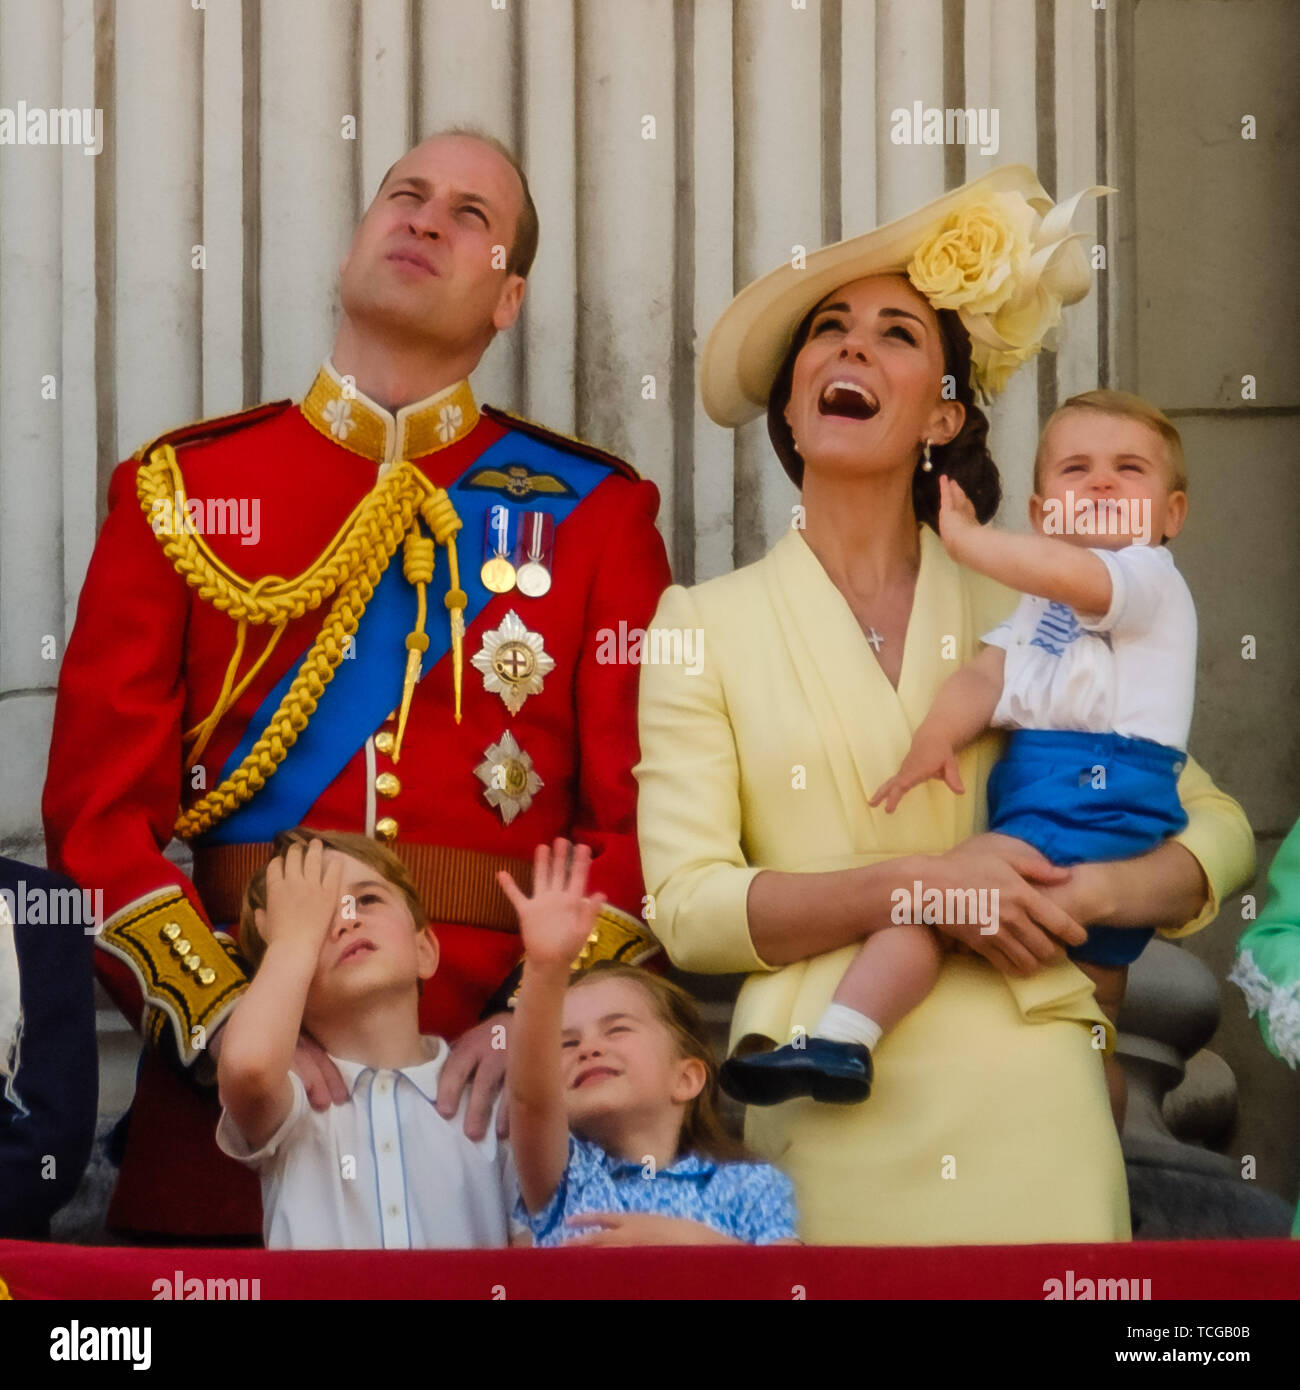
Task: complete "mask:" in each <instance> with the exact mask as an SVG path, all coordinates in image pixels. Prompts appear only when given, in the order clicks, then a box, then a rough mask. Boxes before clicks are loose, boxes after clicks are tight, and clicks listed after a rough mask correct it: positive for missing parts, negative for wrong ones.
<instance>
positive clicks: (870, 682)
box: [766, 527, 982, 857]
mask: <svg viewBox="0 0 1300 1390" xmlns="http://www.w3.org/2000/svg"><path fill="white" fill-rule="evenodd" d="M768 559H769V562H770V563H769V565H768V568H767V575H766V579H767V588H768V593H769V596H770V598H771V602H772V606H773V609H774V611H775V613H776V615H777V620H778V623H779V624H780V627H781V630H782V635H783V637H784V639H785V641H786V644H787V646H788V647H789V650H790V655H791V660H792V661H793V663H794V666H795V669H796V671H797V672H798V677H799V681H800V684H801V686H802V688H803V691H804V695H805V697H806V699H807V701H808V707H809V709H810V711H811V713H812V719H813V724H814V727H815V728H816V730H817V732H818V735H819V736H820V738H821V739H822V742H823V743H824V744H825V747H826V752H827V756H828V757H829V759H830V761H831V765H832V767H833V768H834V775H835V779H836V790H837V792H838V796H839V800H840V802H841V805H842V807H843V811H844V816H845V820H846V822H847V824H848V825H849V827H850V834H851V838H852V843H853V845H854V847H855V849H857V850H859V851H866V852H873V851H874V852H875V853H876V854H877V855H878V856H879V857H889V856H890V855H893V854H899V853H904V852H908V851H918V852H921V851H930V850H937V849H939V848H946V847H948V846H950V845H951V844H953V843H954V840H955V839H961V838H963V837H964V836H966V835H969V834H970V833H971V828H972V824H973V822H974V820H975V819H976V813H975V810H974V808H973V807H972V806H971V805H970V804H968V798H965V797H955V796H954V795H953V794H952V792H950V791H949V790H948V789H947V788H946V787H944V786H942V785H941V784H938V783H933V782H932V783H927V784H926V785H924V786H921V787H918V788H916V789H915V790H914V791H912V792H910V793H909V794H908V796H907V797H906V798H905V799H904V801H903V803H902V805H901V806H900V807H899V809H898V810H897V811H896V812H895V813H894V814H893V815H892V816H889V815H886V814H885V812H884V811H883V810H881V809H878V808H877V809H872V808H871V807H869V806H868V805H867V802H868V800H869V798H870V797H871V795H872V793H873V792H874V791H875V790H876V788H877V787H878V786H879V785H880V784H881V783H882V782H883V781H884V780H885V779H886V778H887V777H889V776H891V775H892V774H893V773H894V772H896V771H897V770H898V767H899V765H900V764H901V762H902V761H903V758H904V757H905V756H906V754H907V750H908V748H909V747H910V745H911V741H912V734H913V733H914V732H915V730H916V728H917V726H918V725H919V724H920V722H921V721H922V720H923V719H924V718H925V716H926V714H927V713H928V711H929V709H930V705H931V703H932V702H933V700H934V696H935V694H936V693H937V691H938V689H939V686H940V685H941V684H942V683H943V681H944V680H945V679H946V678H947V677H948V676H949V675H951V674H952V673H953V672H954V671H955V670H956V669H957V667H958V665H959V664H960V663H961V662H963V661H965V660H967V659H969V658H970V657H971V656H973V655H974V653H975V650H976V648H977V647H978V639H979V635H980V634H979V633H978V632H976V631H974V627H975V623H974V621H973V615H972V614H971V612H970V601H969V598H968V595H967V592H966V586H965V585H964V584H963V582H962V573H961V571H960V569H959V568H958V566H957V565H956V564H955V563H954V562H953V561H952V560H950V559H949V558H948V555H947V552H946V551H945V550H944V548H943V543H942V542H941V541H940V540H939V538H938V536H936V535H935V534H934V532H933V531H932V530H930V528H929V527H922V528H921V566H920V570H919V572H918V574H917V580H916V595H915V598H914V600H913V604H912V613H911V617H910V619H909V621H908V627H907V637H906V645H905V646H904V650H903V666H902V670H901V672H900V675H899V684H898V689H897V690H895V689H894V688H893V686H891V685H890V683H889V681H888V679H887V678H886V676H885V673H884V672H883V671H882V670H881V668H880V663H879V662H878V661H877V660H876V658H875V655H874V653H873V652H872V650H871V646H870V644H869V643H868V641H867V639H866V637H865V635H864V634H863V632H862V629H861V627H860V626H859V625H858V620H857V618H855V617H854V615H853V610H852V609H851V608H850V607H849V605H848V602H847V600H846V599H845V598H844V596H843V594H841V593H840V591H839V590H838V589H837V588H836V587H835V585H834V583H833V582H832V581H831V579H830V577H829V576H828V575H827V573H826V571H825V570H824V569H823V568H822V566H821V562H820V561H819V560H818V559H817V557H816V555H814V554H813V552H812V550H811V549H810V548H809V546H808V544H807V542H806V541H805V540H804V538H803V536H802V535H801V534H800V533H799V532H797V531H791V532H790V533H789V534H788V535H787V536H785V537H784V538H783V539H782V540H781V541H779V542H778V543H777V545H776V546H774V547H773V549H772V550H771V552H770V553H769V556H768ZM958 617H959V619H960V620H959V621H958V622H956V623H955V624H954V619H955V618H958ZM945 638H952V639H953V640H952V641H951V642H950V643H946V644H945V640H944V639H945ZM949 650H950V651H951V652H952V653H953V655H952V656H951V657H947V656H946V652H947V651H949ZM973 753H974V750H972V755H973ZM965 763H966V759H965V758H964V759H963V769H964V770H963V777H964V778H966V780H967V785H972V784H973V782H974V774H975V762H974V761H973V758H972V761H971V765H970V772H971V774H972V776H971V777H967V776H966V772H965V766H964V765H965ZM963 803H967V804H963ZM981 819H982V817H981Z"/></svg>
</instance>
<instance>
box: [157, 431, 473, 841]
mask: <svg viewBox="0 0 1300 1390" xmlns="http://www.w3.org/2000/svg"><path fill="white" fill-rule="evenodd" d="M136 493H137V496H138V497H139V499H140V506H141V508H142V509H143V511H144V513H145V516H146V518H148V519H150V520H151V521H152V520H153V518H155V517H156V516H157V515H158V512H157V510H156V509H155V503H157V502H161V503H163V504H164V505H165V508H166V509H167V510H168V511H169V512H170V509H171V508H172V507H173V506H174V507H175V508H177V509H178V510H180V512H181V515H182V516H184V514H185V513H184V504H185V491H184V482H183V479H182V477H181V473H180V468H179V466H178V465H177V462H176V455H175V453H174V452H173V450H172V448H171V446H170V445H162V446H161V447H159V448H157V449H155V450H154V451H153V452H152V454H151V455H150V457H149V460H148V462H146V463H143V464H141V465H140V469H139V471H138V472H137V474H136ZM420 519H423V520H424V521H425V524H426V525H428V526H429V528H430V530H431V531H433V532H434V539H435V541H436V542H438V543H440V544H446V543H447V541H448V536H449V534H454V532H455V531H456V530H458V529H459V527H460V519H459V517H457V516H456V513H455V511H454V510H453V509H452V507H451V505H450V501H449V499H448V498H447V494H446V493H445V492H444V491H443V490H442V489H441V488H436V487H434V485H433V484H432V483H430V482H429V481H428V479H426V478H425V477H424V475H423V474H422V473H421V472H420V471H419V469H417V468H414V467H413V466H412V465H411V464H409V463H407V462H405V461H403V462H401V463H398V464H396V465H395V466H394V467H393V468H392V469H391V470H390V471H389V472H388V474H387V476H386V477H385V478H384V479H383V480H382V481H381V482H380V483H379V484H378V485H377V486H376V487H375V488H374V489H373V490H372V491H371V492H369V493H368V494H367V495H366V496H365V497H364V498H363V499H362V500H361V502H360V503H358V505H357V506H356V508H355V509H354V510H353V512H352V514H351V516H349V517H348V519H347V521H345V522H344V524H343V526H342V527H341V528H340V529H339V531H338V532H337V534H336V535H335V536H334V538H333V540H331V541H330V543H329V545H327V546H326V547H325V549H324V551H322V552H321V554H320V556H319V557H318V558H317V559H316V561H315V562H314V563H313V564H312V565H310V566H309V567H308V568H307V569H306V570H304V571H303V572H302V573H301V574H300V575H298V576H297V577H296V578H295V579H288V580H287V579H282V578H280V577H279V576H277V575H267V576H265V577H264V578H262V579H259V580H256V581H255V582H254V583H251V584H250V583H247V582H246V581H245V580H243V579H241V578H240V577H239V576H238V575H237V574H235V573H234V572H233V571H232V570H230V569H229V568H227V567H226V566H225V565H224V564H222V562H221V561H220V560H219V559H218V558H217V557H216V555H214V554H213V552H212V550H211V549H210V548H209V547H208V545H207V544H206V543H205V542H204V540H203V537H202V536H201V535H199V534H197V533H196V532H194V531H192V530H190V529H188V528H187V527H186V526H185V525H184V524H183V523H181V524H176V525H173V526H171V527H169V528H167V530H166V532H165V533H162V534H159V539H160V541H162V545H163V551H164V553H165V554H166V556H167V558H168V559H169V560H170V561H171V562H172V565H173V567H174V568H175V569H176V571H177V573H178V574H180V575H181V576H182V577H183V578H184V580H185V582H186V583H187V584H188V585H190V586H191V587H192V588H194V589H196V590H197V591H198V594H199V597H200V598H201V599H203V600H204V601H205V602H207V603H210V604H212V606H213V607H214V608H216V609H218V610H219V611H221V612H223V613H226V614H228V616H229V617H230V618H231V619H233V620H234V621H235V622H237V623H238V624H239V632H238V636H237V639H236V646H235V654H234V656H233V657H232V658H231V662H230V667H229V668H228V670H227V673H226V680H225V684H224V686H223V688H222V693H221V695H220V696H219V697H218V700H217V704H216V706H214V708H213V711H212V713H211V714H209V715H208V717H207V719H205V720H204V721H203V723H202V724H200V725H198V726H196V728H195V729H194V730H192V731H191V732H190V735H188V736H187V737H197V738H198V740H199V746H198V747H197V748H196V749H194V750H192V751H191V755H190V756H191V758H192V759H197V756H198V753H199V751H201V747H202V745H203V744H206V742H207V736H208V735H209V734H210V733H211V730H212V728H214V727H215V725H216V722H217V721H218V720H219V719H220V717H221V715H222V714H223V713H224V712H225V710H226V709H228V708H229V707H230V706H231V705H232V704H233V703H234V702H235V700H236V699H238V697H239V696H240V695H241V694H242V693H243V691H244V690H245V689H246V688H247V686H248V685H249V683H250V682H251V680H252V678H253V677H254V676H255V675H256V673H257V671H258V670H259V669H260V667H261V665H262V663H263V662H264V661H265V660H266V658H267V656H269V655H270V651H271V647H272V646H273V644H274V642H275V641H276V639H277V638H278V637H279V635H280V633H281V632H283V630H284V628H285V626H286V625H287V624H288V623H290V622H292V621H293V620H294V619H296V618H300V617H302V616H303V614H304V613H307V612H310V611H311V610H313V609H316V608H319V607H320V606H321V604H323V603H324V602H325V601H326V600H327V599H328V598H330V596H331V595H337V596H336V597H335V598H334V602H333V605H332V606H331V607H330V610H329V613H328V616H327V617H326V619H325V622H324V624H323V626H322V627H321V630H320V633H319V634H318V636H317V638H316V640H315V642H313V643H312V646H311V649H310V650H309V651H308V652H307V655H306V656H305V657H304V659H303V661H302V664H301V666H299V668H298V673H297V675H295V676H294V678H293V683H292V684H291V685H290V687H289V689H288V691H287V692H286V693H285V697H284V699H283V700H282V701H281V702H280V706H279V708H278V709H277V710H276V712H275V714H274V715H273V716H272V717H271V720H270V722H269V723H268V724H267V726H266V728H265V730H264V731H263V732H262V736H261V737H260V738H259V739H258V740H257V742H256V743H254V744H253V746H252V748H251V749H250V750H249V752H248V755H247V756H246V757H245V758H244V760H243V761H242V762H241V763H240V764H239V766H238V767H237V768H236V769H235V770H234V771H233V772H232V773H231V774H230V776H229V777H227V778H225V779H224V780H223V781H222V782H221V783H220V784H219V785H218V786H216V787H214V788H213V789H212V790H211V791H209V792H208V793H207V794H206V795H205V796H203V797H202V798H201V799H200V800H199V801H197V802H195V803H194V805H193V806H191V807H190V808H189V809H188V810H186V811H184V812H183V813H182V814H181V815H180V816H179V817H178V818H177V820H176V824H175V827H174V829H175V832H176V834H177V835H178V836H179V837H180V838H181V839H190V838H192V837H193V836H195V835H200V834H203V833H204V832H205V831H207V830H210V829H211V828H212V827H213V826H214V825H216V824H217V823H218V822H219V821H222V820H224V819H225V818H226V817H227V816H228V815H230V814H231V812H233V811H235V810H236V809H238V807H240V806H241V805H243V804H244V803H245V802H247V801H249V800H250V799H251V798H252V797H253V795H254V794H255V793H256V792H258V791H260V790H261V788H262V787H263V786H265V785H266V781H267V779H268V778H269V777H271V776H273V775H274V773H275V770H276V769H277V768H278V767H279V765H280V764H281V763H282V762H283V761H284V758H285V756H286V754H287V753H288V751H289V749H290V748H292V747H293V745H294V743H296V742H297V739H298V735H299V734H300V733H301V732H302V731H303V729H305V728H306V727H307V722H308V720H309V719H310V718H311V716H312V715H313V714H314V713H315V710H316V704H317V701H318V700H319V699H320V697H321V694H322V693H323V691H324V689H325V687H326V686H327V685H328V684H329V683H330V681H331V680H332V679H333V677H334V671H335V668H336V667H337V666H338V664H339V662H340V661H341V660H342V659H343V657H344V656H345V655H346V652H347V647H348V644H349V642H350V641H351V639H352V638H353V637H354V636H355V634H356V630H357V624H358V623H359V622H360V620H361V615H362V614H363V613H364V612H365V610H366V605H367V604H368V603H369V602H370V598H371V595H372V594H373V593H374V590H375V585H376V584H377V583H378V582H379V580H380V578H381V577H382V575H383V573H384V571H385V570H386V569H387V568H388V562H389V561H390V560H391V559H392V557H393V555H394V553H395V552H396V550H397V548H398V546H400V545H401V544H402V541H403V538H404V537H405V536H406V534H407V533H408V532H409V531H410V530H411V529H412V527H413V526H416V524H417V522H418V521H419V520H420ZM249 624H252V625H259V624H270V625H271V626H272V627H274V628H275V629H276V632H275V634H274V635H273V637H272V638H271V641H270V642H269V643H268V645H267V648H266V650H264V651H263V652H262V654H261V656H260V657H259V659H258V661H257V662H256V663H255V664H254V666H253V668H252V670H250V671H249V672H248V673H247V674H246V675H245V677H244V678H243V680H242V681H241V683H240V684H239V686H238V687H236V688H235V689H234V690H233V691H232V689H231V686H232V683H233V679H234V673H235V670H236V668H237V666H238V662H239V659H240V657H241V655H242V653H243V644H244V636H245V633H246V630H247V625H249Z"/></svg>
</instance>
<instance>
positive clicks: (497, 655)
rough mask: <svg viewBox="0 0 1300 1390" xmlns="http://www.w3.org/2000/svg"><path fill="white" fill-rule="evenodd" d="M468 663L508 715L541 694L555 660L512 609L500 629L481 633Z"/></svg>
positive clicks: (553, 668) (539, 636)
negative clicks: (502, 704)
mask: <svg viewBox="0 0 1300 1390" xmlns="http://www.w3.org/2000/svg"><path fill="white" fill-rule="evenodd" d="M520 573H521V574H522V573H523V571H522V570H521V571H520ZM471 664H472V665H473V666H474V669H475V670H477V671H482V673H483V689H484V690H486V691H488V692H489V694H493V695H500V696H501V699H502V701H503V702H504V703H505V707H506V708H507V709H508V710H509V711H510V713H511V714H518V713H519V711H520V709H522V708H523V703H524V701H525V700H526V699H527V698H528V697H529V696H530V695H539V694H541V691H542V682H543V677H544V676H549V675H550V673H551V672H552V671H553V670H555V658H554V657H553V656H551V655H550V654H549V653H548V652H547V651H545V650H544V648H543V646H542V637H541V635H540V634H539V633H536V632H529V631H528V629H527V628H526V627H525V626H524V625H523V623H522V622H521V621H520V620H519V615H518V614H517V613H516V612H515V611H514V610H513V609H512V610H511V611H510V612H509V613H507V614H506V616H505V617H504V618H503V619H502V621H501V626H500V627H498V628H496V629H494V630H493V631H492V632H485V633H484V634H483V646H482V647H481V648H480V650H479V651H478V653H477V655H475V656H474V657H472V658H471Z"/></svg>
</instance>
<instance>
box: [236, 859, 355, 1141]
mask: <svg viewBox="0 0 1300 1390" xmlns="http://www.w3.org/2000/svg"><path fill="white" fill-rule="evenodd" d="M324 856H325V847H324V846H323V845H322V844H321V842H320V841H319V840H313V841H312V842H311V844H310V845H307V846H306V847H305V848H304V846H302V845H293V846H291V847H290V849H289V852H288V854H287V855H286V856H285V857H284V858H283V859H279V858H276V859H273V860H272V861H271V862H270V864H269V865H268V866H267V870H266V908H265V909H264V910H263V909H261V908H259V909H258V911H257V917H256V920H257V928H258V931H259V932H261V934H262V938H263V940H265V942H266V955H265V956H264V957H263V958H262V963H261V965H260V966H259V967H258V969H257V972H256V974H254V976H253V979H252V983H251V984H250V985H249V986H248V989H247V990H246V991H245V992H244V996H243V998H242V999H240V1001H239V1004H238V1006H237V1007H236V1008H235V1010H234V1012H233V1014H232V1015H231V1018H230V1022H229V1023H228V1024H227V1025H226V1028H225V1036H224V1038H223V1040H222V1047H221V1056H220V1058H219V1059H218V1062H217V1085H218V1088H219V1093H220V1096H221V1103H222V1105H223V1106H224V1107H225V1108H226V1110H228V1111H229V1112H230V1116H231V1118H232V1119H233V1120H234V1122H235V1124H236V1125H237V1126H238V1128H239V1131H240V1133H241V1134H242V1135H243V1137H244V1140H245V1141H246V1142H247V1144H248V1146H249V1148H250V1149H254V1150H255V1149H260V1148H261V1147H262V1145H263V1144H264V1143H265V1142H266V1141H267V1140H268V1139H269V1138H270V1137H271V1136H272V1135H273V1134H274V1133H275V1132H276V1130H277V1129H279V1128H280V1126H281V1125H282V1124H283V1123H284V1120H285V1117H286V1116H287V1115H288V1113H289V1109H290V1107H291V1106H292V1104H293V1086H292V1084H291V1083H290V1081H289V1069H290V1066H291V1065H292V1063H293V1053H294V1048H295V1047H296V1046H297V1044H298V1033H299V1030H300V1029H301V1027H302V1015H303V1009H304V1008H305V1007H306V1003H307V990H308V988H309V986H310V985H311V981H312V977H313V976H314V975H315V973H316V966H317V963H318V961H319V960H320V953H321V946H322V945H323V944H324V941H325V937H326V936H327V935H328V933H329V929H330V925H331V923H332V922H333V921H334V915H335V913H336V912H337V911H338V908H339V902H340V897H341V893H342V885H343V864H342V861H341V859H339V857H338V856H335V857H334V860H333V862H332V863H331V864H330V865H329V866H328V867H326V865H325V857H324Z"/></svg>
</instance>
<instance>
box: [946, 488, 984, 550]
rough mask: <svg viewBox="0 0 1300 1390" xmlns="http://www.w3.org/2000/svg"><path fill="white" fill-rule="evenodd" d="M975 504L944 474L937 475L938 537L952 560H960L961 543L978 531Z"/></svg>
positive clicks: (978, 524) (978, 525)
mask: <svg viewBox="0 0 1300 1390" xmlns="http://www.w3.org/2000/svg"><path fill="white" fill-rule="evenodd" d="M979 529H980V523H979V518H978V517H977V516H976V515H975V504H974V503H973V502H972V501H971V500H970V498H969V497H967V496H966V493H965V492H964V491H963V490H962V486H961V484H960V483H959V482H957V481H956V479H954V478H950V477H948V475H947V474H946V473H940V474H939V535H940V537H941V538H942V540H943V544H944V548H945V549H946V550H947V552H948V554H949V555H951V556H952V557H953V559H954V560H956V559H960V558H961V557H960V555H959V554H958V552H959V551H960V550H961V545H962V541H963V540H965V539H966V538H967V537H968V536H969V535H970V534H971V532H972V531H979Z"/></svg>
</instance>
